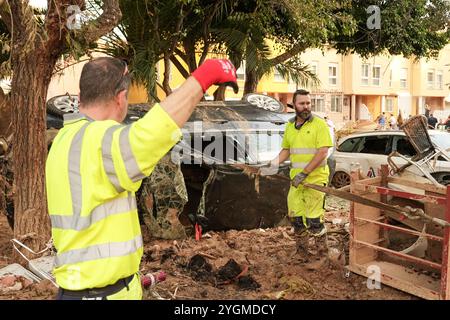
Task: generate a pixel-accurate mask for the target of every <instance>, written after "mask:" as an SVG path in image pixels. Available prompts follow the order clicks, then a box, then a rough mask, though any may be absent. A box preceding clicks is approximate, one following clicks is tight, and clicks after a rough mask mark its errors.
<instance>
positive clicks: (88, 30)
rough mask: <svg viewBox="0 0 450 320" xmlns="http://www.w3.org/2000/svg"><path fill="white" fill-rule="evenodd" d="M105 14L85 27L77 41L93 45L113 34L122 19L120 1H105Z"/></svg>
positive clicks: (78, 34)
mask: <svg viewBox="0 0 450 320" xmlns="http://www.w3.org/2000/svg"><path fill="white" fill-rule="evenodd" d="M102 10H103V13H102V15H101V16H100V17H98V18H97V19H96V20H94V21H92V22H90V23H88V24H87V25H86V26H83V27H82V29H81V30H80V32H77V34H76V36H75V39H76V40H77V41H79V42H81V43H93V42H96V41H97V40H98V39H100V38H101V37H102V36H104V35H105V34H108V33H109V32H111V31H112V30H113V29H114V28H115V27H116V26H117V25H118V24H119V21H120V19H121V18H122V11H120V6H119V0H103V6H102Z"/></svg>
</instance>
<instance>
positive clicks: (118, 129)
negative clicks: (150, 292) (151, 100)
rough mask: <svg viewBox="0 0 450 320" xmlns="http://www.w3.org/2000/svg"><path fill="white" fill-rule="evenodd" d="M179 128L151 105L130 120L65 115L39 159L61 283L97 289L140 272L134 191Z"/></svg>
mask: <svg viewBox="0 0 450 320" xmlns="http://www.w3.org/2000/svg"><path fill="white" fill-rule="evenodd" d="M180 137H181V131H180V129H179V128H178V126H177V125H176V123H175V122H174V121H173V120H172V118H170V117H169V115H168V114H167V113H166V112H165V111H164V110H163V109H162V108H161V106H160V105H159V104H156V105H155V106H154V107H153V108H152V110H150V111H149V112H148V113H147V114H146V115H145V117H143V118H142V119H140V120H138V121H136V122H135V123H133V124H131V125H127V126H125V125H120V124H118V123H117V122H116V121H113V120H105V121H92V120H91V119H89V118H87V117H86V116H84V115H82V114H70V115H67V116H66V117H65V121H64V127H63V128H62V129H61V130H60V131H59V133H58V135H57V136H56V137H55V140H54V141H53V144H52V147H51V149H50V152H49V155H48V158H47V163H46V187H47V202H48V211H49V214H50V220H51V223H52V236H53V241H54V245H55V247H56V250H57V256H56V260H55V269H54V275H55V277H56V282H57V283H58V285H59V286H60V287H62V288H65V289H69V290H82V289H87V288H98V287H104V286H106V285H109V284H113V283H115V282H116V281H117V280H119V279H121V278H125V277H127V276H129V275H131V274H133V273H136V272H137V271H138V270H139V263H140V260H141V257H142V253H143V243H142V236H141V229H140V225H139V219H138V215H137V206H136V198H135V192H136V191H137V190H138V189H139V187H140V185H141V180H142V179H143V178H144V177H146V176H148V175H150V173H151V172H152V170H153V168H154V167H155V165H156V163H157V162H158V161H159V160H160V159H161V158H162V157H163V156H164V155H165V154H166V153H167V152H168V151H169V150H170V149H171V148H172V147H173V146H174V144H175V143H176V142H177V141H178V140H179V139H180Z"/></svg>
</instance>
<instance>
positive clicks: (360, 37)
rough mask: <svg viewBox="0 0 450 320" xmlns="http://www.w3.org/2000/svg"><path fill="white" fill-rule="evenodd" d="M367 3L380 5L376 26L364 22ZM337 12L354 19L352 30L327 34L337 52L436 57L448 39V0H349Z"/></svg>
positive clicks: (449, 20) (449, 23)
mask: <svg viewBox="0 0 450 320" xmlns="http://www.w3.org/2000/svg"><path fill="white" fill-rule="evenodd" d="M370 5H377V6H378V7H379V8H380V13H381V28H380V29H374V30H370V29H369V28H368V26H367V20H368V18H369V14H368V13H367V12H366V9H367V8H368V7H369V6H370ZM337 13H345V14H348V15H351V16H352V17H353V19H354V21H355V22H356V23H357V29H356V31H355V32H354V33H352V34H345V33H342V32H340V30H342V28H339V29H338V30H337V31H338V32H337V33H335V35H334V36H333V37H331V38H330V44H331V45H332V46H334V47H335V48H337V49H338V51H339V52H340V53H349V52H350V53H354V52H356V53H358V54H360V55H361V56H363V57H368V56H371V55H378V54H384V53H389V54H392V55H403V56H405V57H411V56H414V57H416V58H422V57H428V58H429V57H436V56H437V55H438V53H439V51H440V50H441V49H442V48H443V47H444V46H445V45H446V44H447V43H449V39H450V2H448V1H446V0H376V1H373V0H353V1H351V2H350V4H349V5H346V6H342V7H341V8H340V9H339V10H337Z"/></svg>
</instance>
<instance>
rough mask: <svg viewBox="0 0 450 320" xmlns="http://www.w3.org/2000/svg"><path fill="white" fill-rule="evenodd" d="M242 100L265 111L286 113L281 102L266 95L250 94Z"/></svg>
mask: <svg viewBox="0 0 450 320" xmlns="http://www.w3.org/2000/svg"><path fill="white" fill-rule="evenodd" d="M242 100H244V101H245V102H248V103H250V104H252V105H254V106H256V107H258V108H261V109H264V110H268V111H272V112H284V105H283V104H282V103H281V102H280V101H278V100H277V99H275V98H272V97H269V96H266V95H265V94H259V93H248V94H246V95H245V96H243V97H242Z"/></svg>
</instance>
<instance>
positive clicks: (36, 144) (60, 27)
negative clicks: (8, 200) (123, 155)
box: [0, 0, 121, 251]
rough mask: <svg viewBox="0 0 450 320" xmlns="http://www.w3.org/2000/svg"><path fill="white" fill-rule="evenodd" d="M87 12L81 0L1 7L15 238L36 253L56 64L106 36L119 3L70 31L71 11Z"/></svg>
mask: <svg viewBox="0 0 450 320" xmlns="http://www.w3.org/2000/svg"><path fill="white" fill-rule="evenodd" d="M73 5H76V6H78V9H79V10H81V11H82V10H85V9H86V3H85V1H84V0H49V1H47V10H46V11H36V9H34V8H33V7H31V6H30V5H29V2H28V1H1V2H0V17H1V21H2V24H1V25H0V28H2V29H1V31H2V32H3V34H2V36H3V38H2V40H3V42H2V48H3V49H5V48H8V50H3V53H4V54H5V55H2V57H1V58H2V61H3V62H4V63H3V66H4V68H3V69H2V70H4V71H5V70H6V71H7V70H8V68H9V74H10V76H11V92H10V94H9V96H8V97H6V99H7V100H8V105H9V106H10V114H11V118H12V121H11V122H12V124H13V135H12V136H13V141H12V151H13V157H12V161H13V173H14V186H13V190H14V220H15V221H14V237H15V238H16V239H19V240H20V241H23V242H24V243H25V244H26V245H27V246H28V247H30V248H32V249H34V250H35V251H36V250H38V249H39V248H42V247H43V245H44V244H45V242H46V241H47V240H48V238H49V219H48V215H47V214H46V213H47V210H46V208H47V205H46V201H45V199H46V197H45V184H44V181H45V179H44V173H45V160H46V150H47V143H46V135H45V132H46V121H45V119H46V108H45V103H46V97H47V90H48V86H49V83H50V80H51V78H52V75H53V72H54V69H55V66H56V64H57V61H58V60H59V59H60V58H61V55H62V54H64V53H69V54H71V55H73V56H74V57H75V58H77V57H79V56H80V55H81V54H83V53H84V52H86V50H87V49H88V48H90V47H92V44H95V43H96V42H97V40H98V39H99V38H100V37H102V36H103V35H105V34H107V33H108V32H110V31H111V30H112V29H113V28H114V27H115V26H116V25H117V24H118V22H119V20H120V17H121V12H120V8H119V5H118V0H104V1H102V7H101V9H102V12H101V14H100V15H99V16H98V17H97V18H96V19H94V20H91V21H86V23H81V24H80V26H79V27H78V28H72V27H71V26H72V24H71V23H70V19H71V18H72V16H73V13H71V12H70V11H69V7H70V6H73Z"/></svg>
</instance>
